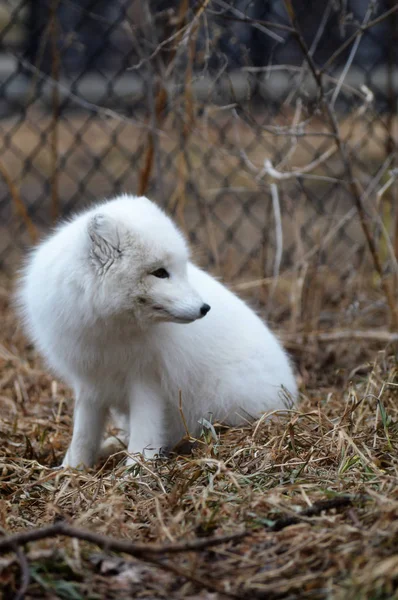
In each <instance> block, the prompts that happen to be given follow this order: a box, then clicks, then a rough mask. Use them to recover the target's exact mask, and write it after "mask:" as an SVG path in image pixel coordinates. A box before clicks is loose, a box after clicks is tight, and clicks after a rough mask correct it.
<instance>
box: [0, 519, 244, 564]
mask: <svg viewBox="0 0 398 600" xmlns="http://www.w3.org/2000/svg"><path fill="white" fill-rule="evenodd" d="M247 535H248V532H247V531H241V532H239V533H232V534H229V535H223V536H219V537H212V538H207V539H196V540H191V541H189V540H187V541H185V542H176V543H175V544H144V543H138V542H137V543H134V542H129V541H125V540H117V539H115V538H112V537H109V536H106V535H101V534H99V533H94V532H92V531H88V530H85V529H78V528H77V527H73V526H71V525H68V524H67V523H64V522H62V521H61V522H59V523H55V524H54V525H48V526H47V527H40V528H38V529H33V530H31V531H22V532H20V533H15V534H13V535H9V536H6V537H3V538H0V554H3V553H5V552H10V551H15V548H16V547H18V546H23V545H25V544H28V543H30V542H37V541H39V540H44V539H48V538H54V537H58V536H65V537H70V538H75V539H78V540H83V541H86V542H90V543H91V544H96V545H97V546H99V547H100V548H103V549H104V550H108V551H109V550H112V551H113V552H123V553H124V554H129V555H130V556H134V557H135V558H143V559H145V558H148V557H150V556H152V555H155V556H157V555H162V554H179V553H181V552H199V551H200V550H203V549H205V548H209V547H210V546H219V545H220V544H225V543H227V542H230V541H234V540H240V539H242V538H244V537H245V536H247Z"/></svg>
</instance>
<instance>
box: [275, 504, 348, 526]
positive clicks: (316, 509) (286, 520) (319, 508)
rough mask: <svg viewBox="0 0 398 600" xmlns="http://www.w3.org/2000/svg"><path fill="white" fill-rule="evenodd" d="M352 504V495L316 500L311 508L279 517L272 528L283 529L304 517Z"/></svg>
mask: <svg viewBox="0 0 398 600" xmlns="http://www.w3.org/2000/svg"><path fill="white" fill-rule="evenodd" d="M352 504H353V498H351V497H350V496H338V497H337V498H331V499H330V500H319V501H318V502H314V504H313V505H312V506H310V507H309V508H305V509H304V510H302V511H301V512H300V513H299V514H298V515H297V516H291V517H282V518H281V519H278V520H277V521H275V523H274V524H273V525H271V527H270V529H271V531H281V529H284V528H285V527H289V525H295V524H296V523H300V522H301V520H302V517H316V516H318V515H320V514H321V512H323V511H324V510H331V509H333V508H343V507H346V506H351V505H352Z"/></svg>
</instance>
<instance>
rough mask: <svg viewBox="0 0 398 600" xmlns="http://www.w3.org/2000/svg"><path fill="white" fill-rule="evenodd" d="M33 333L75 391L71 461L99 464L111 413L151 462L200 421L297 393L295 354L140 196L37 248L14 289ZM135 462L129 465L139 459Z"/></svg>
mask: <svg viewBox="0 0 398 600" xmlns="http://www.w3.org/2000/svg"><path fill="white" fill-rule="evenodd" d="M18 303H19V306H20V308H21V310H22V315H23V319H24V323H25V324H26V327H27V331H28V333H29V335H30V337H31V338H32V339H33V341H34V343H35V344H36V346H37V348H38V350H39V351H40V352H41V353H42V354H43V355H44V357H45V358H46V360H47V362H48V364H49V366H50V367H51V368H52V369H54V371H55V372H56V373H57V374H58V375H59V376H60V377H62V378H63V379H64V380H65V381H66V382H67V383H68V384H69V385H71V386H72V388H73V390H74V392H75V397H76V401H75V412H74V428H73V436H72V441H71V444H70V447H69V449H68V452H67V454H66V456H65V459H64V463H63V464H64V465H70V466H72V467H79V466H84V465H85V466H92V465H93V464H94V463H95V461H96V460H97V458H98V456H99V453H100V448H101V443H102V440H103V433H104V429H105V424H106V420H107V418H108V416H111V417H112V418H113V419H114V421H115V422H116V424H117V425H118V426H119V427H121V429H122V437H123V436H124V437H125V438H126V440H127V445H128V451H129V454H130V455H134V454H136V453H143V454H144V455H145V456H146V457H153V456H154V455H155V454H156V453H158V452H159V449H160V448H161V447H163V448H165V447H170V446H173V444H175V443H177V442H178V441H179V439H180V438H181V437H182V436H183V435H184V433H185V430H184V424H183V421H182V418H181V414H180V411H179V402H180V398H181V399H182V409H183V413H184V416H185V420H186V422H187V425H188V428H189V429H190V432H191V433H192V434H193V435H195V434H196V433H197V432H198V427H199V425H198V422H199V420H200V419H201V418H202V417H205V418H207V419H208V420H219V421H220V420H221V421H224V422H226V423H229V424H232V425H236V424H239V423H241V422H245V421H246V420H247V419H248V418H249V417H253V418H256V417H259V416H260V415H261V414H262V413H263V412H264V411H269V410H274V409H278V408H282V407H283V406H284V402H285V401H286V398H287V396H289V397H290V399H291V400H293V401H294V400H295V399H296V397H297V388H296V383H295V379H294V376H293V372H292V368H291V366H290V363H289V360H288V357H287V355H286V353H285V352H284V350H283V349H282V347H281V345H280V344H279V342H278V340H277V339H276V337H275V336H274V335H273V333H271V331H270V330H269V329H268V327H267V326H266V325H265V323H263V322H262V321H261V320H260V318H259V317H258V316H257V315H256V314H255V313H254V312H253V311H252V310H251V309H250V308H249V307H248V306H247V305H246V304H245V303H244V302H243V301H242V300H240V299H239V298H238V297H237V296H235V295H234V294H233V293H232V292H231V291H229V290H228V289H227V288H226V287H224V286H223V285H222V284H221V283H219V282H218V281H217V280H216V279H214V278H213V277H211V276H210V275H208V274H207V273H205V272H204V271H202V270H201V269H199V268H198V267H196V266H195V265H194V264H192V263H191V262H190V260H189V253H188V248H187V245H186V242H185V240H184V238H183V236H182V234H181V233H180V231H179V230H178V229H177V227H176V226H175V224H174V223H173V222H172V221H171V219H170V218H169V217H168V216H167V215H166V214H165V213H164V212H163V211H162V210H161V209H160V208H159V207H157V206H156V205H155V204H154V203H152V202H150V201H149V200H148V199H147V198H144V197H134V196H127V195H126V196H122V197H119V198H116V199H114V200H111V201H107V202H104V203H103V204H99V205H97V206H95V207H94V208H91V209H90V210H87V211H86V212H83V213H82V214H80V215H77V216H76V217H74V218H73V219H71V220H70V221H69V222H66V223H63V224H61V225H60V226H59V227H58V229H57V230H56V231H55V232H54V233H53V234H51V235H50V236H49V237H48V238H47V239H46V240H45V241H43V242H42V243H41V244H40V245H39V246H38V247H36V248H35V249H34V251H33V252H32V254H31V255H30V257H29V258H28V260H27V263H26V266H25V269H24V272H23V275H22V278H21V281H20V286H19V291H18ZM130 460H134V457H133V456H132V457H131V459H130Z"/></svg>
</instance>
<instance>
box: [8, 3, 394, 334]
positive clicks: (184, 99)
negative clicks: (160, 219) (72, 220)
mask: <svg viewBox="0 0 398 600" xmlns="http://www.w3.org/2000/svg"><path fill="white" fill-rule="evenodd" d="M396 8H397V7H396V1H395V0H379V1H374V0H317V1H316V2H315V1H310V0H308V1H304V0H294V1H292V2H283V1H282V0H252V1H249V0H233V1H231V2H227V1H224V0H201V1H200V2H192V1H191V0H144V1H141V0H140V1H139V0H40V1H39V0H2V1H1V2H0V136H1V146H0V269H1V270H2V271H3V272H4V273H7V274H13V273H14V272H15V269H16V268H17V267H18V266H19V265H20V261H21V257H22V255H23V254H24V253H25V252H26V250H27V249H28V248H29V247H30V245H31V244H32V243H34V242H35V241H37V240H38V239H40V237H41V236H42V235H43V234H44V233H45V232H46V231H48V230H49V228H50V227H51V226H52V225H53V224H54V223H56V222H57V221H58V220H59V219H61V218H65V217H67V216H68V215H70V214H71V213H73V211H76V210H79V209H81V208H83V207H85V206H88V205H90V203H92V202H94V201H96V200H99V199H102V198H104V197H110V196H113V195H115V194H119V193H121V192H129V193H134V194H145V195H147V196H149V197H150V198H152V199H154V200H156V201H157V202H159V203H160V204H161V205H162V206H164V207H165V208H166V209H167V210H168V211H169V212H170V213H172V214H173V215H174V216H175V218H176V220H177V222H178V223H179V225H180V227H181V228H182V229H183V230H184V231H185V233H186V235H187V236H188V238H189V240H190V242H191V244H192V247H193V251H194V256H195V260H196V261H197V262H199V263H200V264H201V265H203V266H204V267H206V268H209V269H210V270H211V271H212V272H214V273H215V274H217V275H219V276H222V277H223V278H224V279H225V280H226V281H228V282H229V283H230V284H231V286H232V287H234V289H236V290H237V291H238V292H239V293H240V294H242V295H244V296H247V297H250V299H251V302H252V304H253V305H254V306H255V307H256V308H257V309H258V310H260V311H261V312H263V313H264V314H266V315H267V316H268V317H269V318H270V319H271V320H272V321H274V322H277V323H282V322H283V324H284V327H285V329H286V332H287V334H289V332H290V333H291V334H292V336H293V335H297V334H306V333H311V332H317V331H324V330H329V329H331V328H336V327H339V328H345V329H347V328H349V329H351V330H354V329H358V328H364V327H370V326H371V327H375V326H379V325H380V326H387V325H388V324H390V325H391V324H393V325H394V323H395V320H394V317H393V315H392V312H393V309H392V306H391V298H393V299H394V300H396V297H397V288H398V277H397V273H398V268H397V260H396V257H397V256H398V203H397V199H396V197H397V183H396V181H395V178H396V174H397V170H396V169H397V164H396V161H397V152H396V149H397V146H396V143H397V117H396V113H397V88H398V70H397V57H398V11H397V10H396ZM292 23H293V24H294V30H293V27H292ZM297 31H300V32H301V39H299V37H298V35H297ZM311 65H312V67H314V68H315V69H316V73H318V74H319V77H320V81H321V86H320V84H319V81H317V78H316V76H315V74H314V68H311ZM321 88H322V89H321ZM325 103H327V105H328V110H329V112H328V110H326V111H325ZM328 115H329V116H328ZM336 127H337V130H336ZM336 131H337V133H336ZM337 138H338V139H337ZM352 180H355V185H356V190H357V192H356V193H355V191H353V188H352ZM358 202H360V204H361V206H363V210H364V215H363V217H364V218H363V219H362V222H361V219H360V218H359V216H358V210H357V209H358ZM364 220H365V221H366V224H367V225H366V227H367V229H368V232H366V231H364V228H363V221H364ZM367 233H368V235H367ZM369 235H370V238H371V239H370V242H369ZM369 244H370V245H372V244H373V253H372V252H370V251H369ZM371 250H372V248H371ZM375 252H376V254H377V256H376V258H377V260H378V268H377V260H376V262H375ZM387 288H388V290H389V294H390V301H389V300H388V298H387V296H386V289H387Z"/></svg>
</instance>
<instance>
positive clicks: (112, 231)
mask: <svg viewBox="0 0 398 600" xmlns="http://www.w3.org/2000/svg"><path fill="white" fill-rule="evenodd" d="M87 230H88V235H89V237H90V241H91V251H90V255H91V257H92V258H93V259H94V261H95V262H97V263H99V264H100V265H101V266H105V265H107V264H109V263H110V262H113V261H114V260H115V258H117V257H118V256H120V254H121V250H120V232H119V227H118V224H117V223H116V222H115V221H114V219H112V217H108V216H107V215H103V214H97V215H94V216H93V217H92V218H91V219H90V221H89V223H88V228H87Z"/></svg>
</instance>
